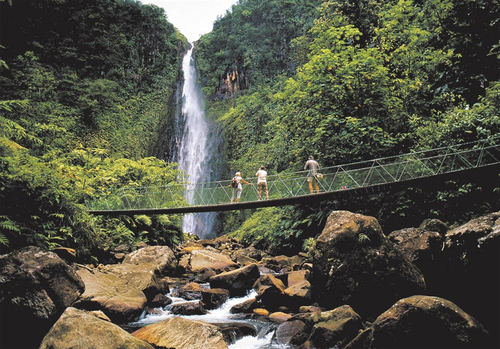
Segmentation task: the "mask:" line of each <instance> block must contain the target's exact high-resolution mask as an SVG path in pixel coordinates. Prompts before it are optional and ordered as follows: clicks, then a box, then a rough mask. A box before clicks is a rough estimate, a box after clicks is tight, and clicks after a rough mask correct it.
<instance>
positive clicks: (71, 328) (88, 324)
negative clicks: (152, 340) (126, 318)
mask: <svg viewBox="0 0 500 349" xmlns="http://www.w3.org/2000/svg"><path fill="white" fill-rule="evenodd" d="M53 348H57V349H64V348H67V349H70V348H72V349H88V348H99V349H119V348H130V349H153V347H152V346H151V345H149V344H148V343H146V342H144V341H142V340H140V339H138V338H136V337H134V336H132V335H131V334H129V333H128V332H127V331H125V330H123V329H121V328H120V327H118V326H117V325H114V324H112V323H111V322H109V321H105V320H102V319H101V318H99V317H98V316H97V315H96V314H93V313H91V312H87V311H84V310H79V309H75V308H72V307H69V308H67V309H66V311H65V312H64V313H63V314H62V316H61V317H60V318H59V320H57V322H56V323H55V324H54V326H53V327H52V328H51V329H50V331H49V332H48V333H47V335H46V336H45V338H44V339H43V341H42V344H41V345H40V349H53Z"/></svg>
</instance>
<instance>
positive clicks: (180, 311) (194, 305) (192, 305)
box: [168, 301, 208, 315]
mask: <svg viewBox="0 0 500 349" xmlns="http://www.w3.org/2000/svg"><path fill="white" fill-rule="evenodd" d="M168 309H169V310H170V311H171V312H172V314H175V315H205V314H208V311H207V310H206V309H205V308H204V307H203V304H201V302H200V301H197V302H180V303H175V304H171V305H169V308H168Z"/></svg>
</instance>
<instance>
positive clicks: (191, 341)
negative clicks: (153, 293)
mask: <svg viewBox="0 0 500 349" xmlns="http://www.w3.org/2000/svg"><path fill="white" fill-rule="evenodd" d="M132 335H133V336H135V337H137V338H139V339H142V340H144V341H146V342H148V343H150V344H152V345H154V346H156V347H162V348H176V349H194V348H207V349H208V348H210V349H227V344H226V342H225V341H224V337H223V335H222V333H221V332H220V330H219V328H218V327H217V326H214V325H211V324H208V323H205V322H202V321H193V320H187V319H183V318H180V317H175V318H171V319H167V320H164V321H162V322H158V323H156V324H152V325H148V326H145V327H143V328H141V329H139V330H137V331H135V332H134V333H132Z"/></svg>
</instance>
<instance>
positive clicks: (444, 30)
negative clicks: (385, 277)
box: [196, 0, 500, 244]
mask: <svg viewBox="0 0 500 349" xmlns="http://www.w3.org/2000/svg"><path fill="white" fill-rule="evenodd" d="M271 3H272V4H271ZM286 3H287V4H289V5H290V6H292V7H293V6H295V5H296V6H298V7H300V6H301V4H302V3H301V2H300V1H287V2H286ZM265 4H266V5H265ZM259 5H261V6H271V7H274V8H275V10H274V11H278V9H279V6H278V5H276V4H274V2H266V1H263V0H260V1H259V0H253V1H240V3H239V5H237V6H234V7H233V11H232V13H230V14H229V13H228V14H227V15H226V16H225V17H224V18H222V19H220V20H219V21H218V22H217V23H216V24H215V26H214V31H213V32H212V33H210V34H208V35H207V36H205V37H203V38H202V39H201V42H200V43H199V45H198V46H197V51H196V57H197V62H198V63H199V67H200V76H201V81H202V83H203V84H204V86H205V87H207V88H205V90H204V91H205V92H209V91H210V92H211V93H213V91H214V90H215V91H217V93H219V95H217V94H215V96H217V97H220V93H221V91H223V89H222V88H220V87H219V88H218V89H217V84H219V82H220V81H224V79H225V78H226V75H225V74H227V72H228V71H231V70H232V69H241V68H240V67H244V66H247V67H250V66H252V67H253V66H256V67H258V66H259V64H265V65H266V66H268V67H269V69H271V70H272V72H267V73H266V74H267V75H266V76H267V77H268V78H269V77H272V79H267V80H265V79H263V78H262V76H261V75H260V74H261V72H262V71H265V70H261V71H259V73H255V72H254V71H253V70H251V69H247V70H245V73H246V74H247V81H249V84H248V86H247V87H246V89H245V90H240V91H239V94H238V95H237V97H236V98H235V99H234V100H232V101H228V102H227V103H228V104H229V103H230V107H229V108H228V109H226V110H225V109H224V108H221V107H220V106H219V107H218V110H221V111H223V113H221V115H219V120H220V122H221V123H222V125H223V131H224V137H225V144H226V148H227V149H226V156H227V158H228V164H229V169H228V172H229V171H231V172H232V171H234V170H236V169H237V170H242V171H243V173H244V174H246V175H249V174H253V173H254V172H255V170H256V169H257V167H258V166H259V165H266V166H267V168H268V169H269V170H270V172H271V173H272V172H281V171H287V170H294V171H296V170H300V169H302V166H303V164H304V162H305V159H307V156H308V155H310V154H312V155H314V156H315V157H316V158H318V159H319V161H320V163H321V165H322V166H330V165H334V164H341V163H348V162H353V161H358V160H363V159H369V158H374V157H381V156H386V155H394V154H398V153H403V152H408V151H411V150H415V149H425V148H431V147H437V146H444V145H447V144H455V143H459V142H462V141H472V140H476V139H482V138H486V137H488V136H490V135H495V134H498V133H499V131H500V104H499V77H498V72H499V70H498V66H499V58H500V57H499V55H500V50H499V47H500V46H499V37H498V33H499V32H500V21H499V20H498V19H499V18H500V6H499V5H500V4H499V2H498V1H497V0H495V1H475V0H459V1H451V0H445V1H442V0H439V1H438V0H398V1H393V0H390V1H389V0H375V1H374V0H330V1H325V2H323V4H322V5H321V6H320V7H319V8H318V12H314V11H312V12H308V16H307V18H309V19H311V18H312V16H313V15H314V14H315V13H317V16H316V18H315V20H314V23H313V24H312V25H309V22H308V23H307V24H306V23H305V22H303V24H302V27H301V28H300V29H298V28H297V27H295V29H294V30H291V31H289V32H287V35H288V36H287V38H286V40H288V41H287V45H288V46H287V47H293V49H291V50H289V51H286V58H283V59H281V53H282V51H280V50H279V46H276V45H274V46H272V45H269V46H266V45H265V43H263V42H262V40H256V39H252V38H251V35H250V36H249V37H248V38H245V39H243V37H244V33H246V29H245V27H244V25H243V23H247V22H245V18H246V17H244V15H243V14H244V13H247V12H248V13H250V14H252V15H255V16H257V14H258V12H254V11H253V10H252V9H254V8H256V7H258V6H259ZM268 12H270V11H268ZM271 12H272V11H271ZM287 15H290V12H289V13H287ZM285 16H286V15H285ZM265 18H266V17H265V16H264V15H261V18H255V17H252V21H253V22H252V23H258V24H260V25H261V26H262V28H257V29H254V30H255V31H266V32H269V33H272V32H279V31H280V30H279V27H278V23H277V22H276V21H274V22H272V23H270V22H267V21H266V20H265ZM287 18H288V17H287ZM291 18H292V17H290V19H291ZM247 21H249V20H248V19H247ZM248 23H250V22H248ZM495 33H497V34H495ZM235 35H236V37H237V38H238V40H228V38H229V37H235ZM245 40H248V41H250V42H248V41H245ZM259 45H262V46H264V47H265V48H264V50H265V51H266V56H269V55H270V56H272V57H274V58H275V62H293V66H297V68H296V69H295V71H294V72H293V74H291V73H290V71H289V70H288V71H287V70H286V69H282V68H278V66H277V65H276V64H274V65H273V64H270V63H269V62H265V63H256V62H258V60H255V59H254V60H249V59H247V56H245V55H244V54H242V52H247V50H250V48H251V47H260V46H259ZM208 46H210V47H208ZM270 50H271V51H270ZM207 57H211V60H210V59H208V58H207ZM259 57H260V56H259ZM233 62H240V63H238V66H237V67H235V66H234V64H233ZM262 62H264V61H262ZM232 64H233V65H232ZM252 64H254V65H252ZM240 75H241V72H240ZM214 86H215V87H214ZM232 96H233V95H232V94H230V93H227V94H226V98H227V97H232ZM217 103H220V102H217ZM497 182H498V181H497ZM494 186H495V185H493V187H494ZM445 187H446V191H439V190H436V191H435V192H433V193H431V192H429V193H427V194H425V195H422V193H418V195H417V194H415V193H414V194H415V195H417V196H418V197H419V198H420V199H422V198H423V197H425V198H426V200H428V201H429V202H431V201H432V202H433V203H437V202H439V203H440V204H441V205H432V207H433V208H432V209H430V208H429V210H427V209H421V208H419V209H417V208H416V207H415V205H416V204H415V202H414V203H413V204H410V203H409V202H411V201H412V200H413V199H414V198H415V197H417V196H414V197H412V196H411V195H409V194H408V193H404V194H394V195H396V196H397V197H398V199H396V200H390V204H387V203H386V202H384V201H383V200H387V198H386V197H383V196H379V197H377V198H375V201H374V202H371V203H370V205H371V208H373V207H377V208H379V211H378V212H374V210H372V209H371V208H368V207H367V208H365V209H363V207H362V206H358V209H360V210H362V211H363V210H365V211H364V212H370V213H371V214H373V215H376V216H377V217H379V218H381V219H392V220H394V219H395V218H396V219H397V217H405V216H407V217H408V216H409V215H410V212H412V211H413V212H414V211H415V210H419V211H421V213H422V217H420V219H423V218H428V217H429V216H427V217H426V216H424V215H425V214H429V215H431V216H434V217H439V218H441V219H444V220H446V219H458V220H460V219H461V218H464V217H443V216H442V215H443V214H449V213H450V212H449V211H447V210H446V209H445V207H447V206H448V204H449V203H451V202H454V203H455V202H457V201H456V200H455V198H461V199H462V200H467V199H468V198H471V197H472V196H473V195H474V192H481V191H484V190H486V191H489V192H493V193H496V194H494V195H493V196H492V197H491V196H489V195H485V196H483V197H485V198H486V197H488V199H492V200H498V195H499V188H498V184H496V187H497V188H496V189H494V188H492V186H491V184H490V187H489V188H484V187H482V186H481V185H479V184H474V183H472V184H469V185H468V186H467V185H464V184H463V183H454V185H446V186H445ZM417 192H418V191H417ZM466 193H467V194H468V195H469V196H467V195H465V194H466ZM495 195H496V196H495ZM476 199H477V197H476ZM377 200H378V201H377ZM337 204H338V203H336V204H332V205H331V206H330V209H333V208H339V206H338V205H337ZM422 205H425V202H424V203H423V204H422ZM491 205H492V203H491V202H488V203H486V202H485V203H483V204H481V205H478V207H475V208H478V209H487V208H488V207H489V208H490V209H491ZM472 206H474V205H471V206H470V208H471V210H473V208H472ZM344 207H345V206H344ZM429 207H430V206H429ZM479 207H480V208H479ZM382 209H383V210H384V212H383V213H382V212H381V211H382ZM278 211H279V210H278ZM459 211H460V213H458V212H457V215H459V214H466V213H467V212H464V210H459ZM266 212H267V211H266ZM269 212H270V211H269ZM269 212H267V213H265V214H270V213H269ZM273 212H274V211H273ZM274 213H275V214H279V213H276V212H274ZM263 214H264V213H262V212H260V213H256V215H259V216H260V215H263ZM281 214H282V216H283V219H289V218H290V215H287V214H284V213H281ZM283 214H284V215H283ZM302 218H304V217H302ZM298 219H299V220H300V217H299V218H298ZM416 219H417V218H416ZM265 221H266V219H259V218H258V217H257V218H252V219H251V220H250V221H248V222H247V223H245V224H243V226H242V227H241V228H240V229H239V230H238V235H239V236H240V237H241V238H242V239H243V240H248V242H250V241H251V240H252V239H254V238H255V236H256V233H255V232H258V231H265V232H266V233H265V234H264V233H263V235H262V236H266V237H267V239H268V243H269V244H275V242H273V240H282V241H283V238H282V234H283V232H284V230H283V227H277V226H275V225H272V224H271V225H270V227H269V231H268V230H266V227H265ZM258 222H260V223H258ZM385 223H387V222H385ZM259 224H260V226H259ZM280 224H281V223H280ZM407 224H409V222H408V223H407ZM417 224H418V223H417ZM271 226H272V227H271ZM388 226H392V227H394V226H397V224H388ZM229 228H230V227H229ZM230 229H231V228H230ZM233 229H234V228H233ZM245 234H247V235H245ZM306 235H307V234H305V235H304V237H307V236H306ZM278 244H279V243H278Z"/></svg>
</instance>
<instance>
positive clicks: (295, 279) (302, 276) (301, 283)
mask: <svg viewBox="0 0 500 349" xmlns="http://www.w3.org/2000/svg"><path fill="white" fill-rule="evenodd" d="M309 276H310V272H309V270H299V271H292V272H290V273H289V274H288V284H287V285H288V287H287V288H286V289H285V291H284V293H285V294H286V295H287V296H289V297H290V298H291V299H293V300H294V303H296V304H297V305H298V306H300V305H304V303H308V302H309V301H310V299H311V284H310V283H309V281H308V278H309Z"/></svg>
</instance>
